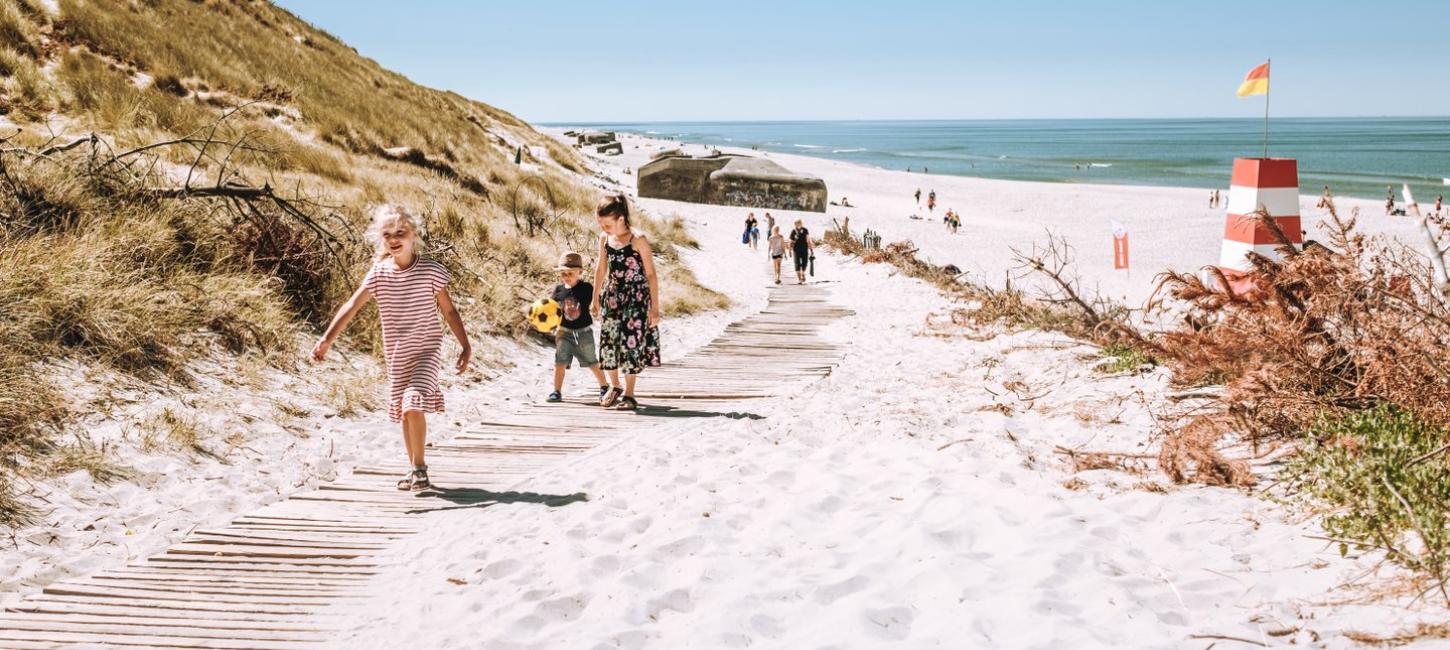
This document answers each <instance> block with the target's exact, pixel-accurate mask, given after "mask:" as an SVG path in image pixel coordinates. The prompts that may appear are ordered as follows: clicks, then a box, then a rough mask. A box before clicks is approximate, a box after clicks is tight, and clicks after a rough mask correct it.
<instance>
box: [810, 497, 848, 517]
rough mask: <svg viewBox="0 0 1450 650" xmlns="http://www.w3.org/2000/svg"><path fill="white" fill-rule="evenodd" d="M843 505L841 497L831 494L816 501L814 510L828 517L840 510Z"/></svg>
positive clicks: (844, 503)
mask: <svg viewBox="0 0 1450 650" xmlns="http://www.w3.org/2000/svg"><path fill="white" fill-rule="evenodd" d="M845 505H846V502H845V501H844V500H842V499H841V497H838V496H836V495H834V494H833V495H831V496H828V497H826V498H824V499H821V500H820V501H817V502H816V510H819V511H821V512H823V513H825V514H828V515H832V514H835V513H836V512H838V511H840V509H841V508H842V507H843V506H845Z"/></svg>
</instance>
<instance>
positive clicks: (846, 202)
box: [841, 196, 856, 208]
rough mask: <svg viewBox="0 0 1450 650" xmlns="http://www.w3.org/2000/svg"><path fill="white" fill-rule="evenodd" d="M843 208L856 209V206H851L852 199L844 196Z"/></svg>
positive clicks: (842, 200) (842, 198) (842, 199)
mask: <svg viewBox="0 0 1450 650" xmlns="http://www.w3.org/2000/svg"><path fill="white" fill-rule="evenodd" d="M841 207H843V208H854V207H856V206H854V205H851V199H848V198H846V197H844V196H843V197H841Z"/></svg>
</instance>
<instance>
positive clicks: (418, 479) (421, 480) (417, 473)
mask: <svg viewBox="0 0 1450 650" xmlns="http://www.w3.org/2000/svg"><path fill="white" fill-rule="evenodd" d="M432 486H433V484H432V483H430V482H429V481H428V470H427V469H415V470H413V471H411V472H408V473H407V474H406V475H405V476H403V478H401V479H398V489H399V490H407V491H411V492H417V491H418V490H426V489H428V488H430V487H432Z"/></svg>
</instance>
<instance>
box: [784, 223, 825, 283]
mask: <svg viewBox="0 0 1450 650" xmlns="http://www.w3.org/2000/svg"><path fill="white" fill-rule="evenodd" d="M790 252H791V258H792V259H794V260H795V277H796V284H805V283H806V266H807V265H808V264H810V261H811V258H813V257H815V256H816V244H815V242H813V241H811V231H809V230H806V227H805V225H804V224H803V223H802V222H801V220H800V219H796V220H795V228H794V229H792V230H791V231H790ZM775 275H776V281H777V282H779V281H780V266H779V263H777V265H776V274H775Z"/></svg>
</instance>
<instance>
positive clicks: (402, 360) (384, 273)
mask: <svg viewBox="0 0 1450 650" xmlns="http://www.w3.org/2000/svg"><path fill="white" fill-rule="evenodd" d="M369 234H370V235H371V237H372V239H374V241H376V243H377V247H378V256H377V261H376V262H374V263H373V266H372V268H371V269H369V270H368V274H367V276H366V277H364V278H363V281H362V286H359V287H358V289H357V292H355V293H353V295H352V298H350V299H348V301H347V303H346V304H344V305H343V306H342V308H341V309H338V310H337V315H336V316H334V317H333V319H332V324H331V325H329V326H328V328H327V333H326V334H323V335H322V340H321V341H318V342H317V345H316V346H315V347H313V348H312V358H313V359H314V360H316V361H322V359H323V358H324V357H326V356H327V350H328V349H329V348H331V347H332V342H333V341H335V340H337V336H338V335H339V334H341V333H342V331H343V330H344V329H347V324H348V322H350V321H352V318H353V316H356V315H357V313H358V311H360V310H361V309H362V308H363V306H364V305H366V304H367V303H368V301H370V300H377V301H378V317H379V318H378V319H379V320H380V321H382V326H383V357H384V358H385V359H386V360H387V366H388V419H389V420H391V421H393V422H401V423H402V424H403V445H404V446H405V447H407V450H408V461H409V463H410V464H411V465H412V470H411V471H409V472H408V474H406V475H404V476H403V478H402V480H400V481H398V489H399V490H422V489H427V488H429V487H431V484H430V483H429V481H428V465H427V463H425V462H424V461H423V450H424V448H425V444H426V442H427V437H428V423H427V420H425V419H424V417H423V414H424V413H440V412H442V411H443V392H442V391H441V390H439V387H438V374H439V370H440V366H441V365H442V345H443V328H442V326H441V325H440V324H439V322H438V315H439V313H440V312H442V314H443V320H444V321H445V322H446V323H448V329H450V330H452V331H453V335H454V336H455V337H457V339H458V343H459V345H460V346H461V348H462V349H461V350H460V351H459V354H458V362H457V363H456V364H454V369H455V370H457V371H458V373H459V374H463V371H464V370H466V369H468V360H469V357H471V356H472V354H473V352H472V348H471V347H470V346H469V344H468V333H467V331H465V330H464V328H463V319H462V318H461V317H459V315H458V310H457V309H455V308H454V307H453V301H452V299H450V298H449V297H448V279H449V278H448V270H447V269H445V268H443V265H442V264H439V263H438V262H436V261H433V260H430V259H426V258H423V257H421V256H419V255H418V223H417V221H415V220H414V219H413V216H412V215H410V214H408V213H407V212H404V211H403V209H402V208H399V207H397V206H393V205H384V206H382V207H380V208H378V209H377V210H376V211H374V213H373V226H372V229H371V230H370V231H369Z"/></svg>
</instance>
